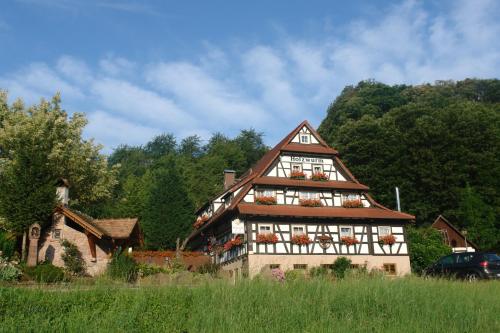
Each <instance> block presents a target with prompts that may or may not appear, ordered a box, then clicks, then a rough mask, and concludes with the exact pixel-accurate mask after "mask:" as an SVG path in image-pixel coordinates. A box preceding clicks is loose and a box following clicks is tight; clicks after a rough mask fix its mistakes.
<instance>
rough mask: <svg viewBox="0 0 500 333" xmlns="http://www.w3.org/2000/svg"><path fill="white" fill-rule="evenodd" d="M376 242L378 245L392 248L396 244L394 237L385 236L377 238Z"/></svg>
mask: <svg viewBox="0 0 500 333" xmlns="http://www.w3.org/2000/svg"><path fill="white" fill-rule="evenodd" d="M378 242H379V244H380V245H389V246H393V245H394V244H395V243H396V237H394V235H392V234H390V235H385V236H380V237H379V238H378Z"/></svg>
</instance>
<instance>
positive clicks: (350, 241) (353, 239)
mask: <svg viewBox="0 0 500 333" xmlns="http://www.w3.org/2000/svg"><path fill="white" fill-rule="evenodd" d="M340 241H341V242H342V243H343V244H344V245H347V246H351V245H354V244H359V240H358V239H357V238H356V237H354V236H344V237H342V238H340Z"/></svg>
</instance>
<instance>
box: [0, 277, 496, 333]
mask: <svg viewBox="0 0 500 333" xmlns="http://www.w3.org/2000/svg"><path fill="white" fill-rule="evenodd" d="M0 330H1V331H2V332H23V331H33V332H34V331H36V332H89V331H94V332H145V331H150V332H500V282H498V281H496V282H479V283H466V282H461V281H447V280H424V279H420V278H416V277H413V278H401V279H394V280H391V279H384V278H359V279H345V280H340V281H328V280H322V279H311V280H298V281H292V282H286V283H278V282H270V281H263V280H252V281H250V280H243V281H241V282H238V283H236V284H231V283H229V282H226V281H223V280H215V281H202V282H199V283H195V284H194V285H179V284H172V283H169V284H167V285H159V286H158V285H157V286H155V285H154V284H150V285H125V284H107V283H97V284H93V285H84V284H83V285H78V284H76V285H75V284H70V285H57V286H40V285H35V286H31V287H19V286H3V287H0Z"/></svg>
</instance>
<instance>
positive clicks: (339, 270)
mask: <svg viewBox="0 0 500 333" xmlns="http://www.w3.org/2000/svg"><path fill="white" fill-rule="evenodd" d="M351 263H352V262H351V259H348V258H346V257H339V258H337V259H335V261H334V262H333V265H332V271H333V275H335V277H337V278H339V279H343V278H344V277H345V275H346V272H347V271H348V270H349V269H351Z"/></svg>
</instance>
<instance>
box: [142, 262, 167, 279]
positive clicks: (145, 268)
mask: <svg viewBox="0 0 500 333" xmlns="http://www.w3.org/2000/svg"><path fill="white" fill-rule="evenodd" d="M137 270H138V274H139V276H140V277H146V276H150V275H155V274H159V273H167V270H166V269H165V268H163V267H161V266H154V265H148V264H138V265H137Z"/></svg>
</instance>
